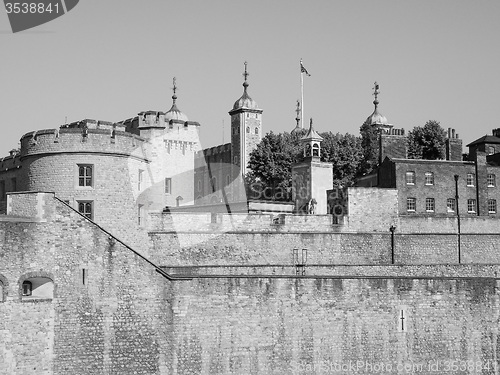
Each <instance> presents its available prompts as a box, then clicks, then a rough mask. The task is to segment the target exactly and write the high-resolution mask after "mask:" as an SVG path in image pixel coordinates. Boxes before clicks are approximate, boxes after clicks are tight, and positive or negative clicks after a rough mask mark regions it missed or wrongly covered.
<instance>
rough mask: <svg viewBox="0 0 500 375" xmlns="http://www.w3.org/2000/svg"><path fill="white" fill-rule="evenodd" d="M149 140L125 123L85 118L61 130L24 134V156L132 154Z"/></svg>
mask: <svg viewBox="0 0 500 375" xmlns="http://www.w3.org/2000/svg"><path fill="white" fill-rule="evenodd" d="M145 141H146V140H145V139H144V138H142V137H139V136H137V135H135V134H131V133H128V132H126V131H125V126H124V125H123V124H115V123H111V122H106V121H96V120H88V119H87V120H82V121H78V122H74V123H71V124H67V125H63V126H61V128H60V129H44V130H38V131H34V132H30V133H26V134H25V135H23V136H22V137H21V152H20V156H21V159H23V158H25V157H28V156H31V155H38V154H46V153H63V152H65V153H68V152H69V153H72V152H73V153H74V152H87V153H93V152H95V153H114V154H127V155H128V154H130V153H131V152H133V151H134V150H136V149H137V148H138V147H140V146H141V145H142V144H143V143H144V142H145Z"/></svg>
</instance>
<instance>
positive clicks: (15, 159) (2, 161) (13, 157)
mask: <svg viewBox="0 0 500 375" xmlns="http://www.w3.org/2000/svg"><path fill="white" fill-rule="evenodd" d="M20 156H21V155H20V152H19V150H16V149H13V150H10V152H9V156H6V157H4V158H0V173H2V172H7V171H10V170H15V169H18V168H21V157H20Z"/></svg>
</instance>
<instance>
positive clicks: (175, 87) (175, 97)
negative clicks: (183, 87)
mask: <svg viewBox="0 0 500 375" xmlns="http://www.w3.org/2000/svg"><path fill="white" fill-rule="evenodd" d="M172 81H173V83H174V87H173V88H172V90H173V91H174V95H172V99H173V100H174V104H175V100H176V99H177V95H175V92H176V91H177V84H176V83H177V78H175V77H174V79H173V80H172Z"/></svg>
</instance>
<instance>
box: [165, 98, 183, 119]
mask: <svg viewBox="0 0 500 375" xmlns="http://www.w3.org/2000/svg"><path fill="white" fill-rule="evenodd" d="M170 120H180V121H188V117H187V116H186V115H185V114H184V113H183V112H181V111H180V110H179V108H177V105H176V104H175V99H174V103H173V104H172V107H171V108H170V109H169V110H168V112H167V113H165V121H166V122H168V121H170Z"/></svg>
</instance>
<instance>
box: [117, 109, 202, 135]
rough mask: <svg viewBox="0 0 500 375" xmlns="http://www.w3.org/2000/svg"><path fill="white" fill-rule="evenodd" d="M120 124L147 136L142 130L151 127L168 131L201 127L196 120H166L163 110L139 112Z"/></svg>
mask: <svg viewBox="0 0 500 375" xmlns="http://www.w3.org/2000/svg"><path fill="white" fill-rule="evenodd" d="M119 124H120V125H122V126H124V127H125V131H127V132H129V133H133V134H137V135H139V134H140V135H142V136H145V135H143V134H142V133H141V130H148V129H151V128H157V129H165V132H166V133H169V132H172V131H179V130H180V129H184V130H187V129H189V128H190V127H195V128H197V127H199V126H200V124H199V123H198V122H196V121H182V120H176V119H171V120H168V121H167V120H166V119H165V113H164V112H161V111H143V112H139V113H138V114H137V116H136V117H131V118H128V119H126V120H123V121H120V122H119Z"/></svg>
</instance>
